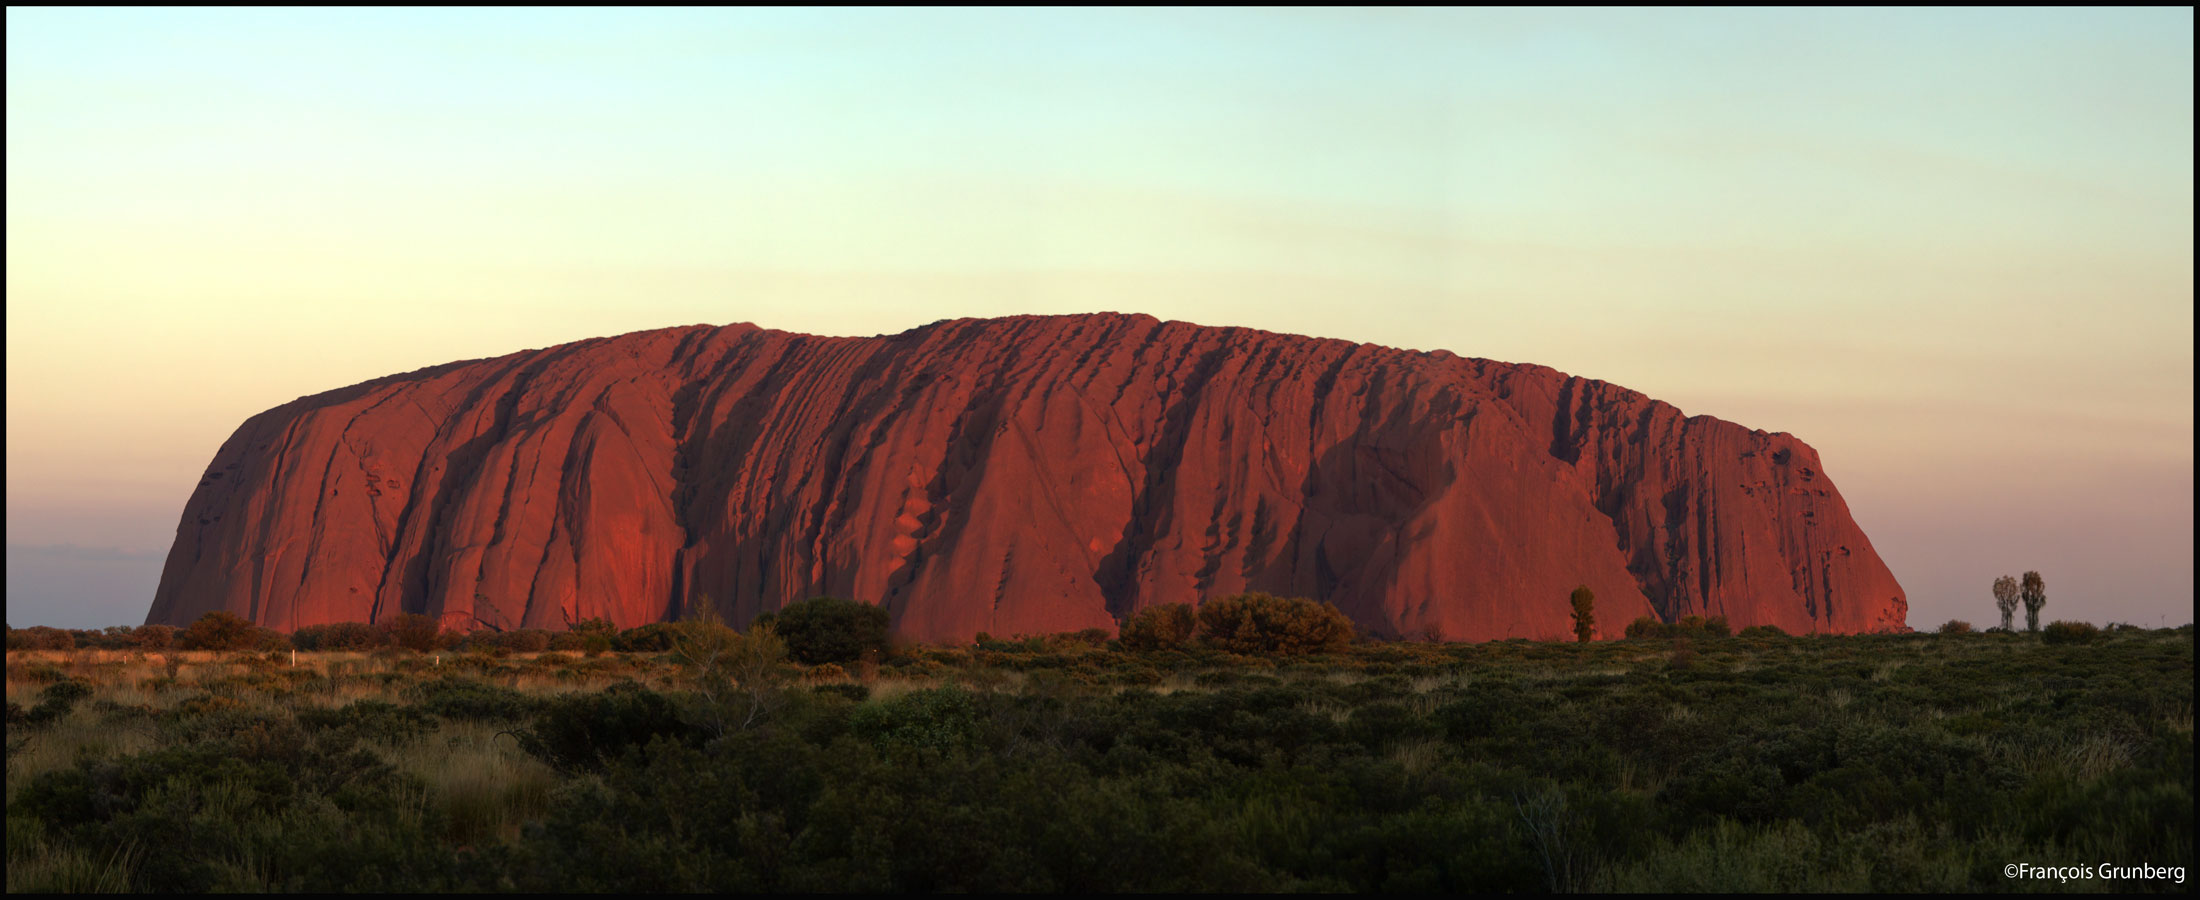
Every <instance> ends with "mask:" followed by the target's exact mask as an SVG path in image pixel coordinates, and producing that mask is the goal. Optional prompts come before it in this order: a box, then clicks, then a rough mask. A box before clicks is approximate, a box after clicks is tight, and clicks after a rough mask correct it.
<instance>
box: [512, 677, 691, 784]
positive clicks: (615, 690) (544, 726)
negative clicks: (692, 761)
mask: <svg viewBox="0 0 2200 900" xmlns="http://www.w3.org/2000/svg"><path fill="white" fill-rule="evenodd" d="M660 737H669V738H675V739H688V738H695V737H700V735H698V734H696V733H695V732H694V730H693V729H691V728H689V727H688V726H687V724H686V723H685V722H683V721H682V719H681V716H680V709H679V706H678V705H676V704H674V703H673V702H672V700H671V699H670V698H667V697H666V696H664V695H663V694H659V693H657V692H655V691H652V690H649V689H648V688H644V687H642V686H641V685H638V684H635V683H633V682H621V683H619V684H615V685H612V686H610V687H608V688H605V689H603V690H602V691H599V692H596V693H575V694H565V695H562V696H559V697H556V698H553V699H551V700H549V701H548V702H546V703H544V704H543V705H542V708H541V711H540V712H538V713H536V715H535V720H534V724H533V726H532V727H530V728H529V729H528V730H526V731H523V732H521V733H520V734H519V739H520V747H521V748H523V749H525V750H526V751H527V752H529V753H532V754H534V755H535V756H536V757H538V758H540V759H541V760H542V761H543V762H546V763H549V764H550V765H551V766H552V767H553V768H556V769H559V770H561V771H566V772H575V771H584V770H601V769H602V768H603V767H604V766H605V765H606V764H608V763H609V762H610V761H612V760H615V759H618V758H619V756H620V755H621V754H622V753H625V752H626V751H628V750H630V749H634V748H638V747H642V746H645V745H647V744H648V743H649V742H650V741H651V740H654V739H656V738H660Z"/></svg>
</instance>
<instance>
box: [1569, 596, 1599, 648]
mask: <svg viewBox="0 0 2200 900" xmlns="http://www.w3.org/2000/svg"><path fill="white" fill-rule="evenodd" d="M1573 604H1574V640H1576V641H1579V642H1581V643H1584V644H1586V643H1588V642H1590V641H1593V640H1596V636H1597V613H1596V606H1597V595H1596V593H1595V592H1593V591H1590V590H1589V586H1588V585H1586V584H1585V585H1582V586H1580V587H1577V588H1574V596H1573Z"/></svg>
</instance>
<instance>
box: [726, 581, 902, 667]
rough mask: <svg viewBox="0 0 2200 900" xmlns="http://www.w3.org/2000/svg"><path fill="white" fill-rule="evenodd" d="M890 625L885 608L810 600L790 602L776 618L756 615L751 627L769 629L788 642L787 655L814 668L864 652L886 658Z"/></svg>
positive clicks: (850, 659) (828, 599)
mask: <svg viewBox="0 0 2200 900" xmlns="http://www.w3.org/2000/svg"><path fill="white" fill-rule="evenodd" d="M892 623H893V617H892V616H891V615H889V614H888V613H887V612H886V610H885V609H883V608H880V607H876V606H872V605H870V604H868V603H857V602H855V601H853V600H842V599H839V598H837V597H812V598H810V599H808V600H801V601H797V602H794V603H789V604H787V607H786V608H785V609H782V610H780V611H779V612H778V614H776V615H765V616H759V617H757V620H756V622H755V623H754V624H753V625H752V626H751V627H752V628H753V627H767V626H768V627H770V628H771V629H773V630H774V631H776V632H778V634H779V637H780V639H781V640H784V641H786V642H787V655H789V656H791V657H794V660H795V661H796V662H799V663H803V664H805V665H812V666H815V665H819V664H822V663H845V662H855V661H856V660H859V659H862V658H863V656H864V654H866V653H869V654H873V655H875V656H884V655H886V652H887V650H888V649H889V644H888V636H887V629H888V628H889V627H890V626H891V625H892Z"/></svg>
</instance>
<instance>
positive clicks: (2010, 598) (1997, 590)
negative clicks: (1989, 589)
mask: <svg viewBox="0 0 2200 900" xmlns="http://www.w3.org/2000/svg"><path fill="white" fill-rule="evenodd" d="M1994 606H1996V607H1997V608H1999V609H2000V610H2001V630H2003V631H2008V630H2010V629H2011V628H2012V627H2013V626H2012V625H2011V621H2010V620H2011V618H2012V617H2013V616H2015V615H2016V612H2017V580H2016V579H2014V578H2011V577H2009V576H2007V575H2003V576H2001V577H2000V578H1996V579H1994Z"/></svg>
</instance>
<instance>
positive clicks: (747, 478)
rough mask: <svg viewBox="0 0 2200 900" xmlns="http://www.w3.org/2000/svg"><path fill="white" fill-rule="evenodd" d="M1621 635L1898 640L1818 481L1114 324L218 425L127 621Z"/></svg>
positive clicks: (1336, 367) (515, 362)
mask: <svg viewBox="0 0 2200 900" xmlns="http://www.w3.org/2000/svg"><path fill="white" fill-rule="evenodd" d="M1577 585H1587V586H1588V587H1590V588H1591V589H1592V590H1593V591H1594V592H1595V594H1596V597H1597V618H1598V621H1599V622H1600V623H1602V628H1601V630H1602V633H1603V636H1606V637H1613V636H1617V635H1618V633H1619V630H1620V628H1622V627H1623V626H1624V625H1625V623H1627V622H1629V621H1631V620H1633V619H1635V618H1637V617H1639V616H1654V617H1656V618H1659V619H1662V620H1666V621H1674V620H1677V619H1679V618H1681V617H1684V616H1689V615H1705V616H1710V615H1724V616H1726V617H1727V619H1728V621H1729V622H1730V623H1731V624H1732V626H1733V627H1735V628H1742V627H1746V626H1749V625H1760V624H1762V625H1774V626H1778V627H1780V628H1782V629H1784V630H1786V631H1789V632H1792V633H1807V632H1816V633H1853V632H1874V631H1901V630H1906V627H1907V626H1906V624H1905V615H1906V612H1907V603H1906V602H1905V595H1904V593H1903V590H1902V587H1901V585H1899V584H1898V583H1896V581H1895V579H1894V577H1893V575H1892V574H1891V573H1890V572H1889V571H1888V569H1887V567H1886V565H1885V564H1884V563H1882V562H1881V561H1880V559H1879V556H1878V554H1877V553H1875V552H1874V551H1873V549H1872V545H1871V541H1870V540H1869V539H1868V538H1866V537H1865V535H1864V532H1863V531H1862V530H1861V529H1860V528H1859V527H1858V526H1857V524H1856V523H1855V522H1854V521H1853V520H1852V519H1851V518H1850V515H1849V512H1848V508H1847V505H1846V504H1845V503H1844V502H1843V501H1842V498H1841V494H1840V492H1839V491H1838V490H1836V489H1835V488H1834V485H1833V483H1832V481H1831V479H1830V478H1829V477H1828V476H1827V474H1826V472H1825V471H1824V467H1823V466H1822V465H1821V463H1820V461H1819V458H1818V454H1817V452H1816V451H1814V450H1812V449H1811V447H1810V446H1809V445H1807V444H1804V443H1803V442H1802V441H1800V440H1797V439H1796V438H1794V437H1792V436H1790V435H1787V434H1784V433H1766V432H1763V431H1757V430H1752V429H1749V428H1746V427H1743V426H1741V425H1737V424H1734V423H1730V422H1726V421H1722V420H1719V419H1715V418H1711V417H1708V416H1686V415H1683V414H1682V413H1681V411H1680V410H1678V409H1676V408H1675V407H1673V406H1671V405H1669V404H1666V403H1663V402H1659V401H1656V400H1653V399H1650V398H1649V397H1646V396H1644V395H1642V394H1639V393H1636V392H1634V391H1630V390H1627V389H1625V388H1622V387H1619V386H1616V385H1613V384H1609V383H1606V382H1602V381H1595V380H1590V379H1585V378H1578V377H1570V376H1568V375H1565V374H1563V373H1560V372H1558V371H1555V370H1552V369H1549V368H1546V367H1542V366H1536V365H1524V364H1513V363H1503V362H1495V361H1490V360H1484V359H1474V358H1466V357H1460V356H1456V355H1454V354H1452V353H1449V352H1446V351H1441V350H1439V351H1434V352H1419V351H1410V350H1398V349H1391V348H1387V347H1380V346H1375V345H1370V344H1356V343H1352V342H1349V341H1341V340H1325V339H1317V338H1310V337H1302V336H1297V335H1286V334H1276V333H1270V332H1264V331H1256V330H1251V329H1245V328H1221V327H1205V326H1200V325H1193V324H1189V323H1185V322H1175V321H1168V322H1164V321H1160V320H1157V319H1155V318H1153V317H1150V316H1143V315H1118V314H1092V315H1074V316H1014V317H1007V318H997V319H956V320H944V321H940V322H935V323H933V324H931V325H927V326H924V327H921V328H915V329H911V330H909V331H906V332H902V333H900V334H894V335H883V336H878V337H820V336H813V335H805V334H794V333H788V332H782V331H773V330H768V329H763V328H758V327H756V326H754V325H747V324H739V325H727V326H723V327H711V326H691V327H682V328H668V329H662V330H656V331H643V332H635V333H632V334H625V335H620V336H617V337H609V338H599V339H594V340H584V341H578V342H575V343H570V344H564V345H560V346H555V347H549V348H545V349H540V350H531V351H526V352H521V353H514V354H511V355H507V356H502V357H497V358H493V359H482V360H472V361H465V362H456V363H451V364H447V365H442V366H436V367H432V368H427V369H421V370H419V371H415V372H409V373H405V374H400V375H393V376H389V377H386V378H381V379H377V380H374V381H369V382H366V383H363V384H357V385H353V386H351V387H346V388H341V389H338V390H333V391H329V392H326V393H322V394H316V395H313V396H310V397H304V398H301V399H298V400H296V401H293V402H291V403H288V404H285V405H283V406H279V407H276V408H274V409H271V410H268V411H266V412H264V413H261V414H259V415H257V416H254V417H252V418H251V419H249V420H247V421H246V422H245V423H244V424H243V425H242V426H240V427H239V428H238V429H237V431H236V433H235V434H233V435H232V436H231V437H230V438H229V439H228V441H227V442H225V443H224V444H223V445H222V447H221V449H220V450H219V451H218V452H217V453H216V454H215V457H214V460H213V462H212V463H211V464H209V465H208V466H207V469H206V473H205V475H204V476H203V477H202V478H201V479H200V481H199V482H198V485H197V488H196V489H195V490H194V491H193V493H192V495H191V498H190V501H189V502H188V504H187V505H186V507H185V509H184V512H183V516H182V520H181V522H180V523H179V525H178V526H177V530H176V539H175V544H174V546H173V548H172V549H171V550H170V552H169V554H168V558H167V562H166V565H165V568H164V570H163V572H162V576H161V580H160V586H159V589H158V592H157V593H156V595H155V597H154V600H153V604H152V608H151V611H150V612H149V613H148V615H147V617H146V620H147V621H148V622H149V623H166V624H171V625H182V624H186V623H188V622H190V621H192V620H194V619H196V618H198V617H199V616H201V615H203V614H205V613H207V612H211V611H214V610H228V611H231V612H234V613H237V614H239V615H241V616H245V617H247V618H249V619H251V620H252V621H254V622H257V623H259V624H262V625H266V626H269V627H273V628H277V629H283V630H289V629H295V628H298V627H302V626H307V625H315V624H322V623H329V622H341V621H364V622H371V621H376V620H381V619H385V618H387V617H390V616H393V615H395V614H397V613H400V612H410V613H421V614H426V615H431V616H436V617H439V618H440V619H441V620H442V621H443V623H444V625H445V626H446V627H450V628H455V629H472V628H496V629H511V628H520V627H548V628H558V627H564V626H565V625H566V624H568V623H571V622H576V621H579V620H582V619H587V618H593V617H602V618H606V619H609V620H611V621H612V622H614V623H616V624H618V625H619V626H622V627H632V626H635V625H639V624H643V623H647V622H653V621H663V620H671V619H677V618H681V617H683V616H685V615H688V614H690V613H691V612H693V611H695V610H697V609H699V608H703V607H710V608H713V609H715V611H716V612H717V613H718V614H719V615H721V616H723V617H725V618H726V619H727V620H728V621H730V622H733V623H736V624H740V623H745V622H747V621H749V620H751V619H753V618H754V617H756V616H757V615H759V614H761V613H764V612H768V611H771V610H775V609H778V608H780V607H781V606H783V605H785V604H787V603H790V602H793V601H795V600H800V599H803V598H807V597H812V596H818V595H832V596H839V597H846V598H850V599H855V600H858V601H861V602H865V603H873V604H878V605H880V606H883V607H884V608H886V609H887V610H888V611H889V612H890V613H891V615H892V619H893V622H894V626H895V629H896V630H897V632H899V633H900V634H901V635H903V636H904V637H906V638H909V639H912V640H921V641H963V640H968V639H969V638H970V637H971V636H973V635H975V634H976V633H978V632H990V633H993V634H999V635H1012V634H1041V633H1050V632H1061V631H1072V630H1079V629H1085V628H1102V629H1113V628H1114V627H1116V624H1117V623H1118V622H1119V621H1120V620H1121V619H1123V618H1124V617H1126V616H1128V615H1130V614H1132V613H1134V612H1135V611H1137V610H1140V609H1143V608H1145V607H1149V606H1153V605H1156V604H1162V603H1177V602H1188V603H1197V602H1200V601H1201V600H1203V599H1206V598H1211V597H1218V596H1223V595H1227V594H1232V593H1237V592H1242V591H1249V590H1255V591H1265V592H1269V593H1274V594H1282V595H1292V596H1303V597H1311V598H1316V599H1320V600H1326V601H1329V602H1332V603H1335V604H1336V605H1337V607H1338V608H1340V609H1342V610H1343V611H1344V612H1345V613H1346V614H1348V615H1349V616H1351V617H1352V619H1353V620H1354V621H1355V622H1357V623H1358V625H1359V626H1360V628H1361V629H1362V630H1363V631H1364V632H1366V633H1369V634H1373V635H1376V636H1381V637H1390V638H1408V639H1426V638H1438V639H1448V640H1487V639H1498V638H1509V637H1526V638H1537V639H1542V638H1555V637H1558V636H1560V635H1562V634H1566V633H1568V632H1569V629H1570V624H1569V622H1570V620H1569V618H1568V612H1569V609H1568V605H1567V596H1568V594H1569V592H1570V591H1571V590H1572V589H1573V588H1574V587H1575V586H1577Z"/></svg>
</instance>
